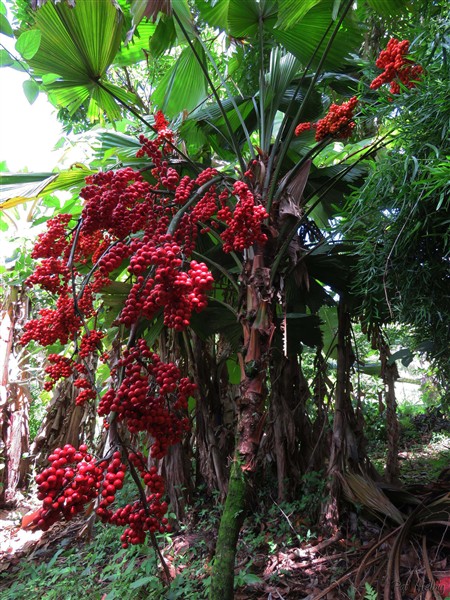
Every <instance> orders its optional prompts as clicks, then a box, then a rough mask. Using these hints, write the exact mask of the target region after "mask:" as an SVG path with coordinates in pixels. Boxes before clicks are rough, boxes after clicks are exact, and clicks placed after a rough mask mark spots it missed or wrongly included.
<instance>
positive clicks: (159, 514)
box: [108, 452, 171, 548]
mask: <svg viewBox="0 0 450 600" xmlns="http://www.w3.org/2000/svg"><path fill="white" fill-rule="evenodd" d="M128 460H129V461H130V463H132V464H133V465H134V467H135V468H136V469H137V470H138V471H139V474H140V476H141V479H142V480H143V482H144V484H145V485H146V486H147V489H148V490H149V492H150V493H149V494H147V495H146V497H145V502H143V501H142V499H141V500H138V501H136V502H133V503H132V504H127V505H126V506H124V507H123V508H119V509H118V510H116V512H114V513H111V514H109V515H108V522H109V523H112V524H115V525H119V526H122V527H123V526H125V525H126V526H127V527H126V529H125V530H124V532H123V534H122V535H121V536H120V540H121V542H122V547H123V548H127V547H128V545H129V544H142V543H143V542H144V541H145V537H146V534H147V532H150V533H156V532H160V533H164V532H166V531H170V530H171V527H170V525H169V522H168V520H167V518H166V517H165V516H164V515H165V514H166V512H167V508H168V506H167V502H164V501H163V500H162V498H163V494H164V480H163V478H162V477H161V475H158V473H157V470H156V467H151V468H150V469H147V468H146V460H145V458H144V456H143V455H142V453H140V452H137V453H131V454H129V455H128Z"/></svg>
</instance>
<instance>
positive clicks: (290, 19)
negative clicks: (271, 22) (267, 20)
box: [275, 0, 321, 29]
mask: <svg viewBox="0 0 450 600" xmlns="http://www.w3.org/2000/svg"><path fill="white" fill-rule="evenodd" d="M320 2H321V0H303V1H302V2H299V1H298V0H278V21H277V23H276V25H275V27H281V28H282V29H289V27H291V26H292V25H295V24H296V23H297V22H299V21H301V19H302V18H303V17H304V16H305V15H306V13H307V12H308V11H309V10H310V9H311V8H313V6H315V5H316V4H319V3H320Z"/></svg>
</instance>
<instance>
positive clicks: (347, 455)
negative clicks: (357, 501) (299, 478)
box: [325, 299, 373, 530]
mask: <svg viewBox="0 0 450 600" xmlns="http://www.w3.org/2000/svg"><path fill="white" fill-rule="evenodd" d="M337 351H338V358H337V378H336V398H335V407H334V421H333V436H332V441H331V451H330V462H329V466H328V478H329V498H328V501H327V504H326V507H325V520H326V522H327V524H328V525H329V527H330V529H332V530H337V528H338V525H339V523H340V520H341V519H340V516H341V515H340V513H341V508H342V507H341V487H342V485H341V478H342V476H343V475H344V473H345V470H346V469H347V467H348V468H349V469H350V470H352V471H361V470H362V471H369V472H370V473H371V474H372V473H373V467H372V465H371V463H370V461H369V459H368V457H367V454H366V451H365V438H364V429H363V422H362V420H361V418H358V417H361V415H357V414H355V411H354V410H353V406H352V402H351V381H350V375H351V367H352V364H353V361H354V355H353V350H352V344H351V323H350V315H349V313H348V311H347V308H346V305H345V302H344V300H342V299H341V300H340V302H339V307H338V348H337Z"/></svg>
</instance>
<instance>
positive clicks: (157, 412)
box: [98, 339, 196, 458]
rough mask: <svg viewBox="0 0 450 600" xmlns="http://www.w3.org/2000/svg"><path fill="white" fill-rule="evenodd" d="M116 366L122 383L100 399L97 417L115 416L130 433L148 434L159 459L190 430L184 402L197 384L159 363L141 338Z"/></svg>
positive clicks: (155, 455)
mask: <svg viewBox="0 0 450 600" xmlns="http://www.w3.org/2000/svg"><path fill="white" fill-rule="evenodd" d="M119 367H122V368H123V369H124V377H123V379H122V382H121V383H120V385H119V387H118V389H117V392H115V391H114V390H112V389H110V390H108V392H107V393H106V394H105V395H104V396H103V398H102V399H101V401H100V404H99V407H98V414H99V416H106V415H108V414H109V413H110V412H114V413H117V419H118V420H119V421H125V422H126V424H127V427H128V429H129V430H130V431H131V432H132V433H137V432H139V431H147V432H148V433H150V435H151V436H152V437H153V440H154V441H153V444H152V448H151V456H152V457H153V458H162V457H163V456H164V455H165V454H166V452H167V448H168V447H169V446H170V445H173V444H176V443H178V442H179V441H180V440H181V437H182V435H183V433H184V432H185V431H187V430H188V429H189V420H188V419H187V417H186V411H187V402H188V398H189V396H190V395H192V394H193V393H194V391H195V390H196V385H195V384H194V383H192V382H191V381H190V379H189V378H187V377H182V376H181V372H180V370H179V368H178V367H177V366H176V365H175V364H174V363H166V362H163V361H161V359H160V357H159V356H158V355H157V354H154V353H153V352H151V351H150V349H149V348H148V346H147V344H146V342H145V340H142V339H140V340H139V341H138V343H137V345H136V346H135V347H134V348H131V349H130V350H127V351H126V352H124V355H123V358H122V359H121V360H120V361H119Z"/></svg>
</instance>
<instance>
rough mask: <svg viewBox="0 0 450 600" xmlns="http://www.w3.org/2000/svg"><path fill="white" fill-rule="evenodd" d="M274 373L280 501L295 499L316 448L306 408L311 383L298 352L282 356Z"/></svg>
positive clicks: (272, 426)
mask: <svg viewBox="0 0 450 600" xmlns="http://www.w3.org/2000/svg"><path fill="white" fill-rule="evenodd" d="M273 370H274V372H273V373H272V377H271V380H272V384H271V388H272V393H271V396H270V409H269V431H268V436H270V437H271V438H272V440H271V441H272V443H271V447H272V448H273V452H274V454H275V461H276V468H277V480H278V502H282V501H285V500H289V499H293V498H294V497H295V494H296V491H297V489H298V486H299V484H300V480H301V476H302V474H303V473H304V472H305V471H306V468H307V466H308V462H309V457H310V455H311V451H312V439H311V430H312V425H311V421H310V420H309V418H308V415H307V412H306V400H307V398H308V396H309V389H308V384H307V382H306V380H305V378H304V376H303V373H302V371H301V367H300V365H299V363H298V360H297V357H296V356H291V357H290V358H289V359H288V358H285V357H282V358H281V360H280V361H279V362H277V364H276V367H274V369H273Z"/></svg>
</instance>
